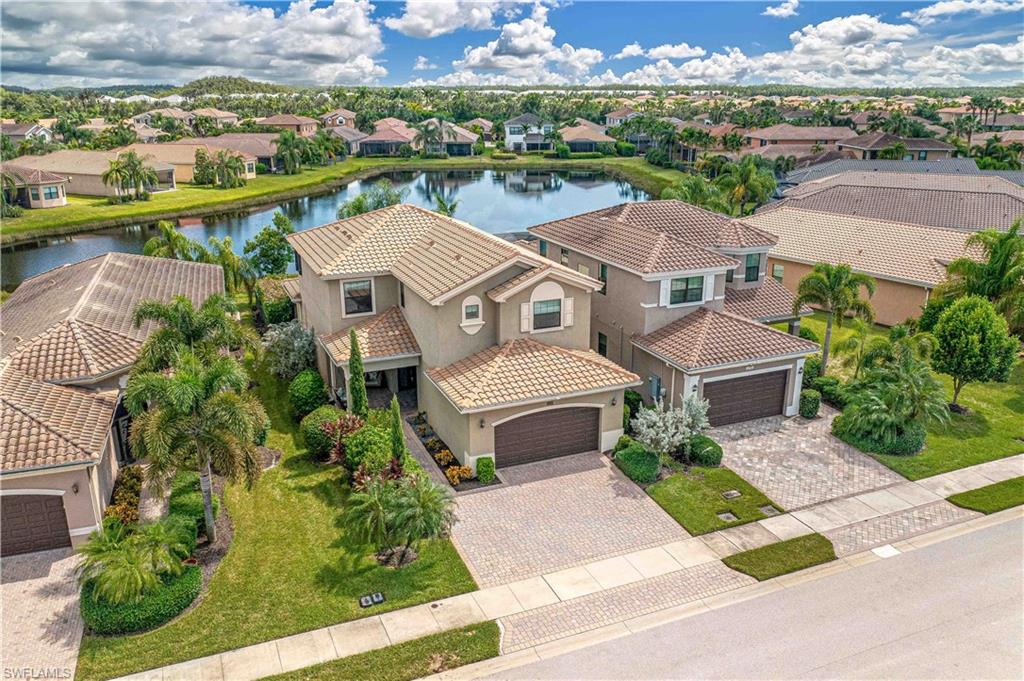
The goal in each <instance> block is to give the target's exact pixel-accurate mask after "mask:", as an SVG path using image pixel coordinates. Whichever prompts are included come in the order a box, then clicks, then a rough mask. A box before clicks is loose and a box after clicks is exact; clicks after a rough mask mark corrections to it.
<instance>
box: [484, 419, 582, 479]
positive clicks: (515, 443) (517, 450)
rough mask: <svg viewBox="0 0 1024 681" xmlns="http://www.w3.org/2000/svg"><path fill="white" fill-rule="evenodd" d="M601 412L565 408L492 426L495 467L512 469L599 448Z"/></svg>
mask: <svg viewBox="0 0 1024 681" xmlns="http://www.w3.org/2000/svg"><path fill="white" fill-rule="evenodd" d="M600 424H601V410H600V409H598V408H596V407H564V408H561V409H549V410H547V411H541V412H537V413H536V414H528V415H526V416H520V417H519V418H516V419H512V420H511V421H506V422H504V423H500V424H498V425H497V426H495V427H494V465H495V466H497V467H499V468H501V467H503V466H515V465H517V464H522V463H532V462H534V461H542V460H544V459H553V458H555V457H559V456H566V455H568V454H578V453H580V452H589V451H592V450H595V449H599V448H600Z"/></svg>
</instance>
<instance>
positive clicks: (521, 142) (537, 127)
mask: <svg viewBox="0 0 1024 681" xmlns="http://www.w3.org/2000/svg"><path fill="white" fill-rule="evenodd" d="M554 131H555V124H554V123H551V122H546V121H544V120H543V119H542V118H541V117H540V116H538V115H537V114H532V113H524V114H520V115H519V116H516V117H515V118H510V119H508V120H507V121H505V149H507V150H508V151H544V150H547V149H551V148H553V144H552V140H551V134H552V133H553V132H554Z"/></svg>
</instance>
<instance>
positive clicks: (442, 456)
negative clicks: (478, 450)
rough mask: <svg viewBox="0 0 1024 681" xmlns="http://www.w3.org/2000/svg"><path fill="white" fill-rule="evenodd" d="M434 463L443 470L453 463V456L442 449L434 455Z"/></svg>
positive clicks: (449, 451)
mask: <svg viewBox="0 0 1024 681" xmlns="http://www.w3.org/2000/svg"><path fill="white" fill-rule="evenodd" d="M434 461H436V462H437V463H438V465H440V466H441V467H442V468H444V467H445V466H450V465H451V463H452V462H453V461H455V455H454V454H452V453H451V450H448V449H442V450H441V451H439V452H437V453H436V454H434Z"/></svg>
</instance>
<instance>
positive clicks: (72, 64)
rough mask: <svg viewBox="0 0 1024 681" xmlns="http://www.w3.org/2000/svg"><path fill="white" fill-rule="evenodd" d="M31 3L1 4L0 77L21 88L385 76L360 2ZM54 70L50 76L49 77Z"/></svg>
mask: <svg viewBox="0 0 1024 681" xmlns="http://www.w3.org/2000/svg"><path fill="white" fill-rule="evenodd" d="M39 10H40V7H39V6H38V5H33V4H30V3H21V2H5V3H3V5H2V7H0V18H2V19H0V20H2V23H3V27H4V40H3V53H2V56H3V70H4V80H5V81H7V82H14V83H18V84H24V85H28V86H52V85H53V84H54V83H55V82H60V83H61V84H70V83H74V84H78V85H104V84H111V83H125V82H136V83H138V82H145V83H154V82H156V83H159V82H164V83H180V82H184V81H186V80H191V79H194V78H199V77H202V76H211V75H244V76H248V77H250V78H256V79H263V80H273V81H278V82H289V83H319V84H330V83H367V84H371V83H374V82H377V80H378V79H379V78H381V77H383V76H385V75H387V69H385V68H384V67H383V66H382V65H381V64H380V63H379V62H378V61H377V60H376V57H377V55H378V54H379V53H380V52H381V51H382V50H383V49H384V44H383V41H382V39H381V31H380V27H379V26H378V25H377V23H375V22H374V21H373V19H372V18H371V13H372V12H373V5H371V4H370V3H369V2H368V0H335V2H333V3H332V4H330V5H327V6H322V7H321V6H317V5H316V4H314V2H313V0H297V1H296V2H293V3H292V4H291V5H289V6H288V7H287V8H286V9H284V11H282V12H281V13H280V14H278V15H275V13H274V10H273V9H271V8H261V7H252V6H248V5H243V4H242V3H241V2H240V0H225V1H222V2H216V3H212V2H211V3H206V2H199V3H186V2H182V1H181V0H169V1H164V2H159V3H158V2H152V3H148V2H147V3H138V4H128V3H112V2H103V1H101V0H95V1H82V2H68V3H64V2H53V3H47V4H46V6H45V11H43V12H41V11H39ZM55 78H56V79H57V80H55Z"/></svg>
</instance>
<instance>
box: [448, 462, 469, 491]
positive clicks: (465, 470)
mask: <svg viewBox="0 0 1024 681" xmlns="http://www.w3.org/2000/svg"><path fill="white" fill-rule="evenodd" d="M444 475H445V477H446V478H448V482H450V483H451V485H452V487H458V485H459V483H461V482H462V481H463V480H469V479H470V478H472V477H473V469H472V468H470V467H469V466H450V467H448V468H446V469H445V471H444Z"/></svg>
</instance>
